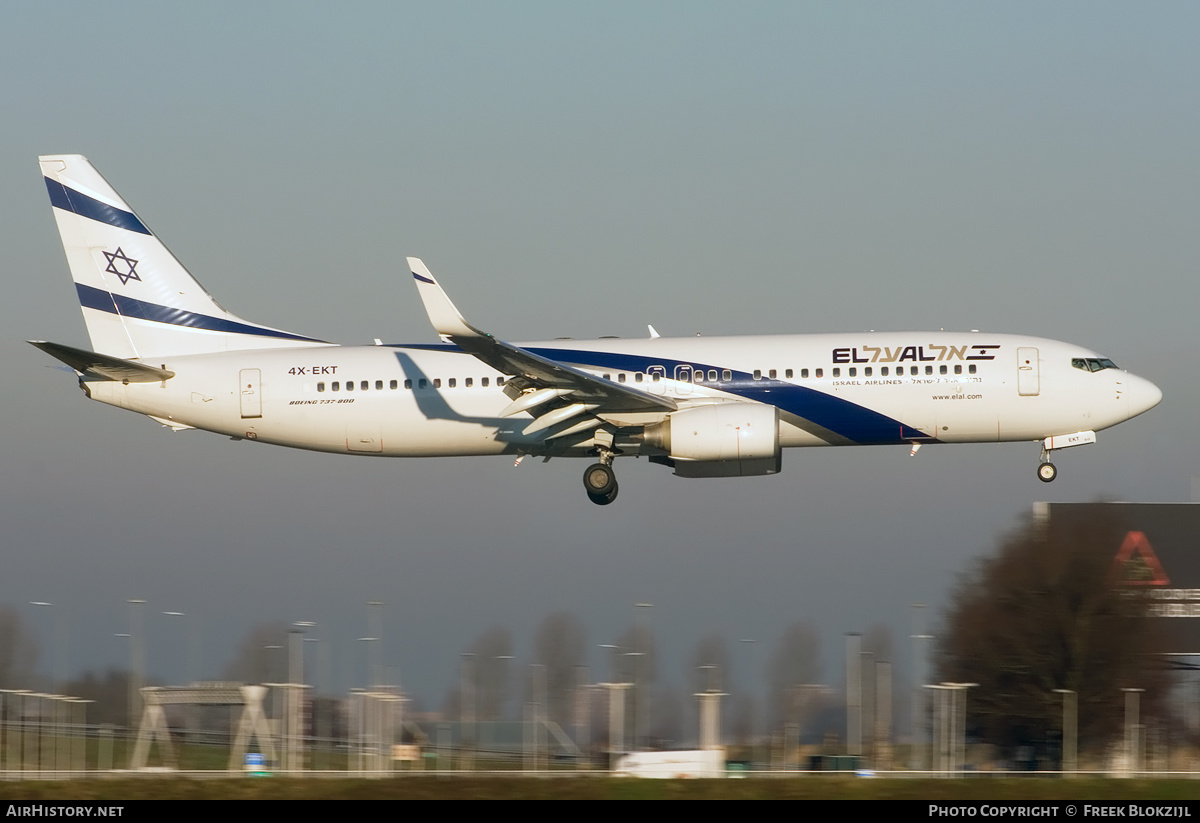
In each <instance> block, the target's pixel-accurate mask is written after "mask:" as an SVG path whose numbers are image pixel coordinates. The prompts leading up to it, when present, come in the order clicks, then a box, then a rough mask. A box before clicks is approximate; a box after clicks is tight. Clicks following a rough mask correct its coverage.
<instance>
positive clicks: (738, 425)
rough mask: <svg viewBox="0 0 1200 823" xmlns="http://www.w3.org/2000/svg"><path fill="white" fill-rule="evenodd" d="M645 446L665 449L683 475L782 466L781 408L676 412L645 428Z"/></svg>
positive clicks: (722, 406)
mask: <svg viewBox="0 0 1200 823" xmlns="http://www.w3.org/2000/svg"><path fill="white" fill-rule="evenodd" d="M642 442H643V444H644V445H645V446H647V447H648V448H649V450H651V451H655V452H662V453H665V454H666V456H667V457H668V458H669V459H670V460H671V461H673V463H674V466H675V474H677V475H679V476H680V477H748V476H751V475H757V474H775V473H777V472H778V471H779V469H780V456H781V450H780V448H779V409H778V408H776V407H775V406H767V405H763V404H762V403H716V404H714V405H711V406H699V407H697V408H693V409H684V410H682V411H677V412H672V413H671V414H669V415H667V418H666V419H665V420H663V421H662V422H661V423H654V424H652V425H649V426H647V427H646V429H645V433H644V435H643V441H642Z"/></svg>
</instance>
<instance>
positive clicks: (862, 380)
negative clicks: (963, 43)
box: [31, 155, 1162, 505]
mask: <svg viewBox="0 0 1200 823" xmlns="http://www.w3.org/2000/svg"><path fill="white" fill-rule="evenodd" d="M41 167H42V174H43V176H44V178H45V182H46V188H47V189H48V191H49V193H50V202H51V204H52V206H53V211H54V217H55V220H56V221H57V223H58V229H59V233H60V234H61V236H62V242H63V247H64V249H65V251H66V255H67V262H68V265H69V266H70V269H71V276H72V277H73V278H74V281H75V289H76V292H77V294H78V296H79V302H80V304H81V306H82V308H83V317H84V321H85V323H86V324H87V330H88V335H89V336H90V338H91V342H92V347H93V349H95V351H85V350H82V349H76V348H72V347H69V346H63V345H60V344H56V343H48V342H44V341H31V342H32V343H33V345H35V346H37V347H38V348H40V349H42V350H43V351H45V352H47V353H48V354H50V355H52V356H53V357H56V358H58V359H59V360H61V361H62V362H64V363H66V364H67V365H68V366H70V367H71V368H72V369H74V370H75V371H76V372H77V373H78V375H79V385H80V387H81V388H82V389H83V391H84V392H85V393H86V394H87V396H88V397H90V398H92V399H93V400H99V401H100V402H102V403H108V404H110V405H114V406H119V407H121V408H124V409H129V410H130V411H134V412H138V413H140V414H144V415H146V416H148V417H150V418H152V419H154V420H157V421H158V422H160V423H162V424H163V425H165V426H168V427H170V428H172V429H176V430H182V429H204V430H207V431H212V432H217V433H220V434H224V435H228V436H230V437H233V438H234V439H239V440H242V439H244V440H256V441H258V442H261V443H272V444H276V445H280V446H292V447H295V448H302V449H313V450H316V451H326V452H334V453H338V454H357V455H381V456H390V457H437V456H450V455H509V456H515V457H516V458H517V459H518V460H519V459H520V458H521V457H523V456H525V455H536V456H542V457H546V458H549V457H589V458H591V459H592V464H591V465H590V466H589V467H588V469H587V470H586V471H585V472H584V486H585V488H586V490H587V494H588V497H590V498H591V499H592V501H594V502H596V503H598V504H601V505H605V504H607V503H611V502H612V501H613V499H614V498H615V497H616V496H617V481H616V477H615V475H614V474H613V469H612V464H613V460H614V458H616V457H618V456H625V455H645V456H646V457H647V458H648V459H649V460H650V461H651V462H653V463H659V464H663V465H666V466H669V467H671V468H673V469H674V471H675V474H677V475H680V476H682V477H738V476H749V475H763V474H775V473H777V472H778V471H779V470H780V464H781V456H782V452H783V449H784V448H786V447H796V446H850V445H872V444H906V445H909V446H911V448H912V450H913V451H914V452H915V451H916V450H917V449H918V448H920V447H921V446H923V445H925V444H927V443H980V442H997V441H1016V440H1025V441H1033V442H1037V443H1039V444H1040V447H1041V461H1040V464H1039V466H1038V472H1037V474H1038V477H1039V478H1041V479H1042V480H1043V481H1046V482H1049V481H1051V480H1053V479H1054V477H1055V475H1056V474H1057V470H1056V469H1055V467H1054V464H1053V463H1051V462H1050V459H1049V458H1050V455H1051V453H1052V452H1053V451H1056V450H1058V449H1063V448H1067V447H1071V446H1078V445H1083V444H1085V443H1093V442H1095V440H1096V434H1095V432H1096V431H1098V430H1100V429H1105V428H1108V427H1109V426H1113V425H1116V424H1117V423H1120V422H1121V421H1123V420H1128V419H1129V418H1131V417H1134V416H1136V415H1139V414H1141V413H1142V412H1144V411H1146V410H1148V409H1150V408H1153V407H1154V406H1155V405H1156V404H1157V403H1158V402H1159V400H1161V398H1162V393H1161V392H1160V391H1159V390H1158V388H1157V387H1156V386H1154V385H1153V384H1152V383H1150V382H1149V381H1147V380H1144V379H1142V378H1140V377H1135V376H1133V375H1131V374H1129V373H1128V372H1125V371H1122V370H1120V369H1118V368H1117V367H1116V366H1115V365H1114V364H1113V362H1112V361H1111V360H1109V359H1107V358H1105V357H1101V356H1100V355H1099V354H1097V353H1096V352H1093V351H1089V350H1087V349H1085V348H1082V347H1080V346H1076V345H1072V344H1070V343H1060V342H1057V341H1054V340H1044V339H1041V338H1034V337H1021V336H1014V335H1005V334H980V333H950V332H884V333H860V332H853V333H847V334H803V335H778V336H748V337H686V338H675V339H672V338H665V337H660V336H658V335H657V334H656V333H654V331H653V329H651V335H650V337H649V338H648V339H641V340H627V339H607V338H606V339H600V340H587V341H584V340H556V341H552V342H543V343H519V344H512V343H504V342H501V341H499V340H497V339H496V338H494V337H492V336H491V335H490V334H487V333H485V332H482V331H480V330H479V329H477V328H475V327H474V326H472V325H471V324H469V323H467V322H466V321H465V320H464V319H463V317H462V315H461V314H460V313H459V312H458V310H457V309H456V308H455V307H454V304H453V303H451V302H450V299H449V298H448V297H447V296H446V293H445V292H444V291H443V290H442V288H441V286H439V285H438V283H437V281H436V280H434V278H433V276H432V275H431V274H430V273H429V270H428V269H427V268H426V267H425V264H424V263H422V262H421V261H420V260H418V259H416V258H409V260H408V263H409V268H410V269H411V273H412V276H413V278H414V280H415V283H416V286H417V291H418V292H419V294H420V296H421V299H422V301H423V302H424V305H425V309H426V312H427V313H428V315H429V319H430V321H431V322H432V324H433V327H434V329H435V330H436V331H437V333H438V335H439V336H440V337H441V342H440V343H417V344H404V345H383V344H379V343H377V344H376V345H374V346H353V347H351V346H339V345H334V344H331V343H327V342H325V341H322V340H318V339H315V338H312V337H308V336H305V335H301V334H294V333H292V332H287V331H283V330H281V329H276V328H271V327H269V326H263V325H260V324H258V323H253V322H250V321H247V320H243V319H241V318H240V317H237V316H236V315H233V314H231V313H229V312H227V311H225V309H223V308H222V307H221V306H220V305H219V304H218V303H217V302H216V301H215V300H214V299H213V298H212V297H211V296H210V295H209V294H208V292H206V291H205V290H204V288H203V287H201V286H200V284H199V283H198V282H196V280H195V279H194V278H193V277H192V276H191V274H189V273H188V271H187V269H185V268H184V267H183V266H182V265H181V264H180V263H179V261H177V260H176V259H175V257H174V256H173V255H172V254H171V252H170V251H168V250H167V248H166V247H165V246H164V245H163V244H162V243H161V242H160V241H159V240H158V238H157V237H156V236H155V235H154V234H153V233H152V232H151V231H150V230H149V229H148V228H147V227H146V224H145V223H143V222H142V221H141V219H139V218H138V217H137V216H136V215H135V214H134V212H133V210H132V209H130V208H129V206H128V205H126V203H125V201H124V200H122V199H121V197H120V195H118V194H117V192H116V191H115V190H114V189H113V188H112V187H111V186H110V185H109V184H108V183H107V182H106V181H105V180H104V178H103V177H101V176H100V174H99V173H97V172H96V170H95V169H94V168H93V167H92V165H91V164H90V163H89V162H88V161H87V160H86V159H85V158H83V157H81V156H79V155H52V156H47V157H42V158H41Z"/></svg>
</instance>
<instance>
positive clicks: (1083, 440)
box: [1037, 431, 1096, 483]
mask: <svg viewBox="0 0 1200 823" xmlns="http://www.w3.org/2000/svg"><path fill="white" fill-rule="evenodd" d="M1095 442H1096V433H1095V432H1094V431H1085V432H1075V433H1074V434H1059V435H1055V436H1053V437H1047V438H1045V439H1044V440H1042V458H1041V463H1040V464H1039V465H1038V470H1037V476H1038V480H1041V481H1042V482H1043V483H1050V482H1052V481H1053V480H1054V478H1056V477H1058V467H1057V466H1055V465H1054V464H1053V463H1051V462H1050V453H1051V452H1055V451H1058V450H1059V449H1069V448H1071V447H1073V446H1086V445H1087V444H1089V443H1095Z"/></svg>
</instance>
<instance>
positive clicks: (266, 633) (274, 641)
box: [221, 621, 288, 683]
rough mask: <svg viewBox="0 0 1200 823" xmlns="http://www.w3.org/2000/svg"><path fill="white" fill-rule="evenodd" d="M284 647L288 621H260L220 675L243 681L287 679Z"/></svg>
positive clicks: (258, 681) (227, 678)
mask: <svg viewBox="0 0 1200 823" xmlns="http://www.w3.org/2000/svg"><path fill="white" fill-rule="evenodd" d="M287 646H288V625H287V623H284V622H282V621H272V622H267V623H259V624H258V625H256V626H254V627H253V628H251V629H250V631H249V632H247V633H246V636H245V637H244V638H243V639H242V642H241V644H239V645H238V648H237V652H236V653H235V654H234V656H233V659H232V660H230V661H229V662H228V663H226V664H225V668H224V669H222V672H221V677H222V678H223V679H225V680H236V681H240V682H242V683H269V682H276V683H281V682H283V681H284V680H286V679H287V671H288V666H287V654H288V648H287Z"/></svg>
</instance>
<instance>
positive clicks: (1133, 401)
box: [1122, 375, 1162, 417]
mask: <svg viewBox="0 0 1200 823" xmlns="http://www.w3.org/2000/svg"><path fill="white" fill-rule="evenodd" d="M1122 382H1124V383H1125V386H1124V387H1123V388H1124V389H1125V391H1124V394H1125V398H1126V402H1127V403H1128V404H1129V416H1130V417H1135V416H1137V415H1139V414H1142V413H1143V412H1148V411H1150V410H1151V409H1152V408H1154V407H1155V406H1157V405H1158V404H1159V403H1161V402H1162V389H1160V388H1159V387H1158V386H1156V385H1154V384H1153V383H1151V382H1150V381H1149V380H1147V379H1146V378H1144V377H1135V376H1133V375H1127V376H1126V380H1124V381H1122Z"/></svg>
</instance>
